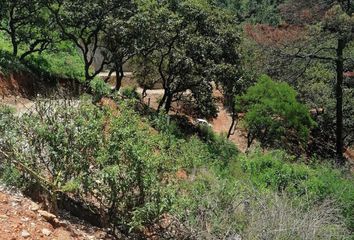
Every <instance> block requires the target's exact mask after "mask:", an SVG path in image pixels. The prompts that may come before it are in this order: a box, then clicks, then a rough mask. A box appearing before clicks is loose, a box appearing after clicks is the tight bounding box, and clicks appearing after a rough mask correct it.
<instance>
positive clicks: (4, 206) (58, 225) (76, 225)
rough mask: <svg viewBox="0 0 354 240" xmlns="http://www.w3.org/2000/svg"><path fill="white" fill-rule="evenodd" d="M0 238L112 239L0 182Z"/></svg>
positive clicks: (10, 239) (7, 239)
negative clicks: (56, 212)
mask: <svg viewBox="0 0 354 240" xmlns="http://www.w3.org/2000/svg"><path fill="white" fill-rule="evenodd" d="M0 239H4V240H16V239H28V240H30V239H31V240H32V239H33V240H37V239H38V240H39V239H41V240H42V239H48V240H49V239H50V240H54V239H55V240H84V239H85V240H86V239H87V240H95V239H113V237H111V236H109V235H108V234H107V232H106V231H105V230H102V229H99V228H96V227H93V226H90V225H88V224H86V223H84V222H82V221H80V220H78V219H76V218H73V217H71V216H69V214H66V213H65V212H62V213H60V216H55V215H53V214H51V213H49V212H47V211H44V210H42V209H41V206H40V205H39V204H37V203H35V202H33V201H31V200H30V199H28V198H26V197H24V196H23V195H22V194H20V193H19V192H16V191H13V190H11V189H8V188H6V187H4V186H3V185H0Z"/></svg>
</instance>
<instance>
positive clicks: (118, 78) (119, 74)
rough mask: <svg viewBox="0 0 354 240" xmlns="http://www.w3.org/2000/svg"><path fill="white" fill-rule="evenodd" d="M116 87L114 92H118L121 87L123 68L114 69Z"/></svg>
mask: <svg viewBox="0 0 354 240" xmlns="http://www.w3.org/2000/svg"><path fill="white" fill-rule="evenodd" d="M116 69H117V71H116V86H115V90H116V91H119V89H120V88H121V86H122V80H123V78H124V72H123V67H122V66H119V67H117V68H116Z"/></svg>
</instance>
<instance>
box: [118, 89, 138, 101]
mask: <svg viewBox="0 0 354 240" xmlns="http://www.w3.org/2000/svg"><path fill="white" fill-rule="evenodd" d="M122 95H123V97H125V98H128V99H139V98H140V97H139V94H138V93H137V92H136V87H125V88H123V89H122Z"/></svg>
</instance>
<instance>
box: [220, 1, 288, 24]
mask: <svg viewBox="0 0 354 240" xmlns="http://www.w3.org/2000/svg"><path fill="white" fill-rule="evenodd" d="M284 2H285V0H242V1H240V0H216V3H217V4H218V5H220V6H222V7H224V8H227V9H229V10H230V11H232V12H233V13H235V14H236V16H237V18H238V20H239V21H241V22H252V23H267V24H272V25H276V24H279V23H280V22H281V15H280V6H281V4H282V3H284Z"/></svg>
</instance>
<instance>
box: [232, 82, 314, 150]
mask: <svg viewBox="0 0 354 240" xmlns="http://www.w3.org/2000/svg"><path fill="white" fill-rule="evenodd" d="M296 97H297V93H296V92H295V90H294V89H292V88H291V87H290V86H289V85H288V84H286V83H276V82H274V81H273V80H272V79H271V78H270V77H268V76H262V77H261V78H260V80H259V81H258V83H257V84H256V85H254V86H253V87H250V88H249V89H248V90H247V92H246V93H245V94H244V95H242V96H241V97H238V98H237V99H236V106H237V108H238V111H241V112H245V113H246V114H245V118H244V121H245V123H246V126H247V128H248V131H249V145H250V144H251V143H252V141H253V140H254V139H255V138H257V139H258V140H260V142H261V144H262V146H274V145H279V144H281V142H279V141H281V140H283V141H285V142H286V141H290V139H292V137H294V138H295V139H298V140H299V141H300V142H302V143H304V142H305V141H306V139H307V137H308V136H309V132H310V129H311V128H312V127H314V126H315V123H314V121H313V120H312V119H311V117H310V113H309V110H308V109H307V108H306V107H305V106H304V105H302V104H301V103H299V102H298V101H297V99H296Z"/></svg>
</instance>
